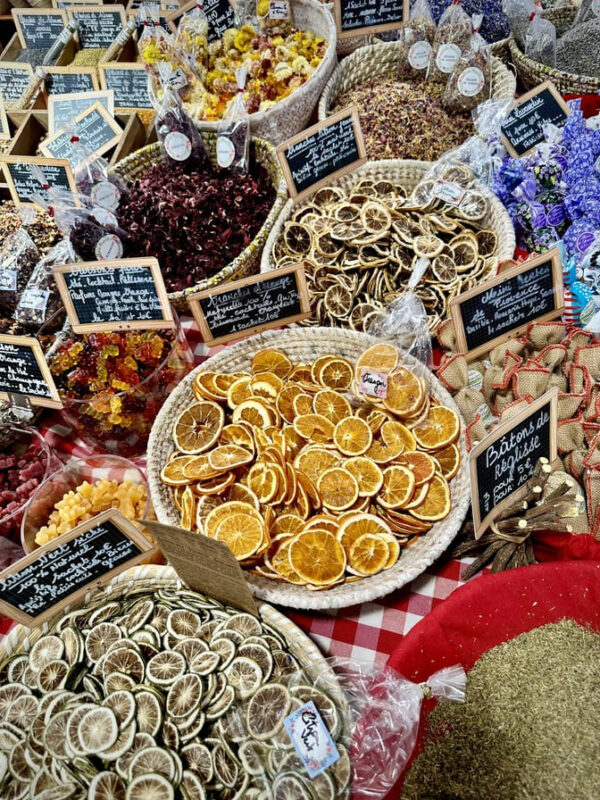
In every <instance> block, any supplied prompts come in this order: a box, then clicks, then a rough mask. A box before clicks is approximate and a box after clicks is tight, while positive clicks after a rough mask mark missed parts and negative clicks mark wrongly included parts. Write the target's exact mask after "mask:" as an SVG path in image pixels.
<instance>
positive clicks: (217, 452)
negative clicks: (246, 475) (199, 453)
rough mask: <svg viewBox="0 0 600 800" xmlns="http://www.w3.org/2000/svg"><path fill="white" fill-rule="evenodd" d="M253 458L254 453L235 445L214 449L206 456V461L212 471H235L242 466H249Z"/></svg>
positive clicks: (225, 445)
mask: <svg viewBox="0 0 600 800" xmlns="http://www.w3.org/2000/svg"><path fill="white" fill-rule="evenodd" d="M253 458H254V453H251V452H250V451H248V450H246V448H244V447H240V446H239V445H237V444H224V445H221V446H220V447H215V449H214V450H211V451H210V453H209V454H208V461H209V464H210V465H211V467H213V469H235V468H236V467H241V466H242V465H243V464H249V463H250V462H251V461H252V459H253Z"/></svg>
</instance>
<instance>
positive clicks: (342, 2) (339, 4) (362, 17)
mask: <svg viewBox="0 0 600 800" xmlns="http://www.w3.org/2000/svg"><path fill="white" fill-rule="evenodd" d="M408 10H409V2H408V0H403V1H402V2H400V1H399V0H334V3H333V12H334V17H335V24H336V27H337V31H338V39H348V38H352V37H353V36H364V35H366V34H372V33H383V32H384V31H393V30H396V29H397V28H401V27H402V25H403V24H404V22H406V20H407V19H408Z"/></svg>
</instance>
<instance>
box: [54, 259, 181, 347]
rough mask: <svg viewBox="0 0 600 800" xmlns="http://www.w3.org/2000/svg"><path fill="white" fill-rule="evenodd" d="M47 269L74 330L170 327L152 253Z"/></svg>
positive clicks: (170, 314) (168, 312)
mask: <svg viewBox="0 0 600 800" xmlns="http://www.w3.org/2000/svg"><path fill="white" fill-rule="evenodd" d="M52 272H53V273H54V279H55V280H56V285H57V287H58V291H59V292H60V295H61V297H62V300H63V303H64V304H65V308H66V311H67V316H68V317H69V322H70V323H71V325H72V326H73V330H74V331H75V333H93V332H94V331H110V330H135V329H148V328H171V327H173V324H174V323H173V313H172V311H171V306H170V305H169V298H168V296H167V290H166V288H165V284H164V281H163V278H162V274H161V271H160V267H159V265H158V261H157V260H156V259H155V258H126V259H122V260H120V261H101V262H97V261H88V262H85V263H82V264H65V265H62V266H59V267H53V269H52Z"/></svg>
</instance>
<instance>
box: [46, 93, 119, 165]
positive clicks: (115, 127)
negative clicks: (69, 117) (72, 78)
mask: <svg viewBox="0 0 600 800" xmlns="http://www.w3.org/2000/svg"><path fill="white" fill-rule="evenodd" d="M95 112H97V113H98V114H100V116H101V117H102V118H103V119H104V121H105V123H106V125H107V126H108V127H109V128H110V129H111V130H112V132H113V134H114V135H113V136H112V137H111V138H110V139H108V140H107V141H106V142H104V144H102V145H100V147H97V148H96V149H95V150H94V151H93V153H90V155H89V156H88V157H87V158H85V159H84V160H83V161H81V162H79V164H78V165H77V166H78V167H79V168H81V167H83V166H85V165H86V164H90V163H91V162H92V161H95V160H96V159H97V158H98V157H99V156H101V155H103V153H106V151H107V150H110V149H111V147H114V145H116V144H117V143H118V142H119V140H120V139H121V136H122V135H123V129H122V128H121V126H120V125H119V123H118V122H116V120H115V119H114V117H112V116H111V115H110V114H109V113H108V111H107V110H106V109H105V108H104V106H103V105H102V104H101V103H94V105H92V106H90V107H89V108H88V109H86V110H85V111H83V112H82V113H81V114H78V115H77V116H76V117H75V119H74V120H73V124H74V125H76V126H77V125H79V123H80V122H82V121H83V120H84V119H85V118H86V117H88V116H89V115H90V114H93V113H95ZM60 136H62V132H61V131H59V132H57V133H54V134H52V136H48V138H47V139H45V140H44V141H43V142H42V143H41V144H40V151H41V152H42V153H44V155H47V156H48V157H49V158H54V157H55V156H54V155H53V154H52V150H51V145H52V143H53V142H55V141H56V140H57V139H58V137H60Z"/></svg>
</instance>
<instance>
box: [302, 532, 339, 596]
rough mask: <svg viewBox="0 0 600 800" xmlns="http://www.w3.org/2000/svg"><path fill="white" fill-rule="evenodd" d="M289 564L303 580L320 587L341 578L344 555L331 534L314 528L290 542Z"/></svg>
mask: <svg viewBox="0 0 600 800" xmlns="http://www.w3.org/2000/svg"><path fill="white" fill-rule="evenodd" d="M290 562H291V565H292V567H293V569H294V570H295V571H296V572H297V573H298V575H299V576H300V577H301V578H302V579H303V580H305V581H307V582H308V583H311V584H314V585H316V586H321V585H327V584H330V583H333V582H335V581H337V580H339V578H341V577H342V575H343V574H344V570H345V568H346V554H345V553H344V548H343V547H342V546H341V544H340V543H339V542H338V540H337V539H336V538H335V536H334V535H333V534H332V533H329V532H328V531H324V530H319V529H318V528H315V529H313V530H310V531H306V532H305V533H302V534H300V535H299V536H297V537H296V538H295V539H294V540H293V541H292V542H291V544H290Z"/></svg>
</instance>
